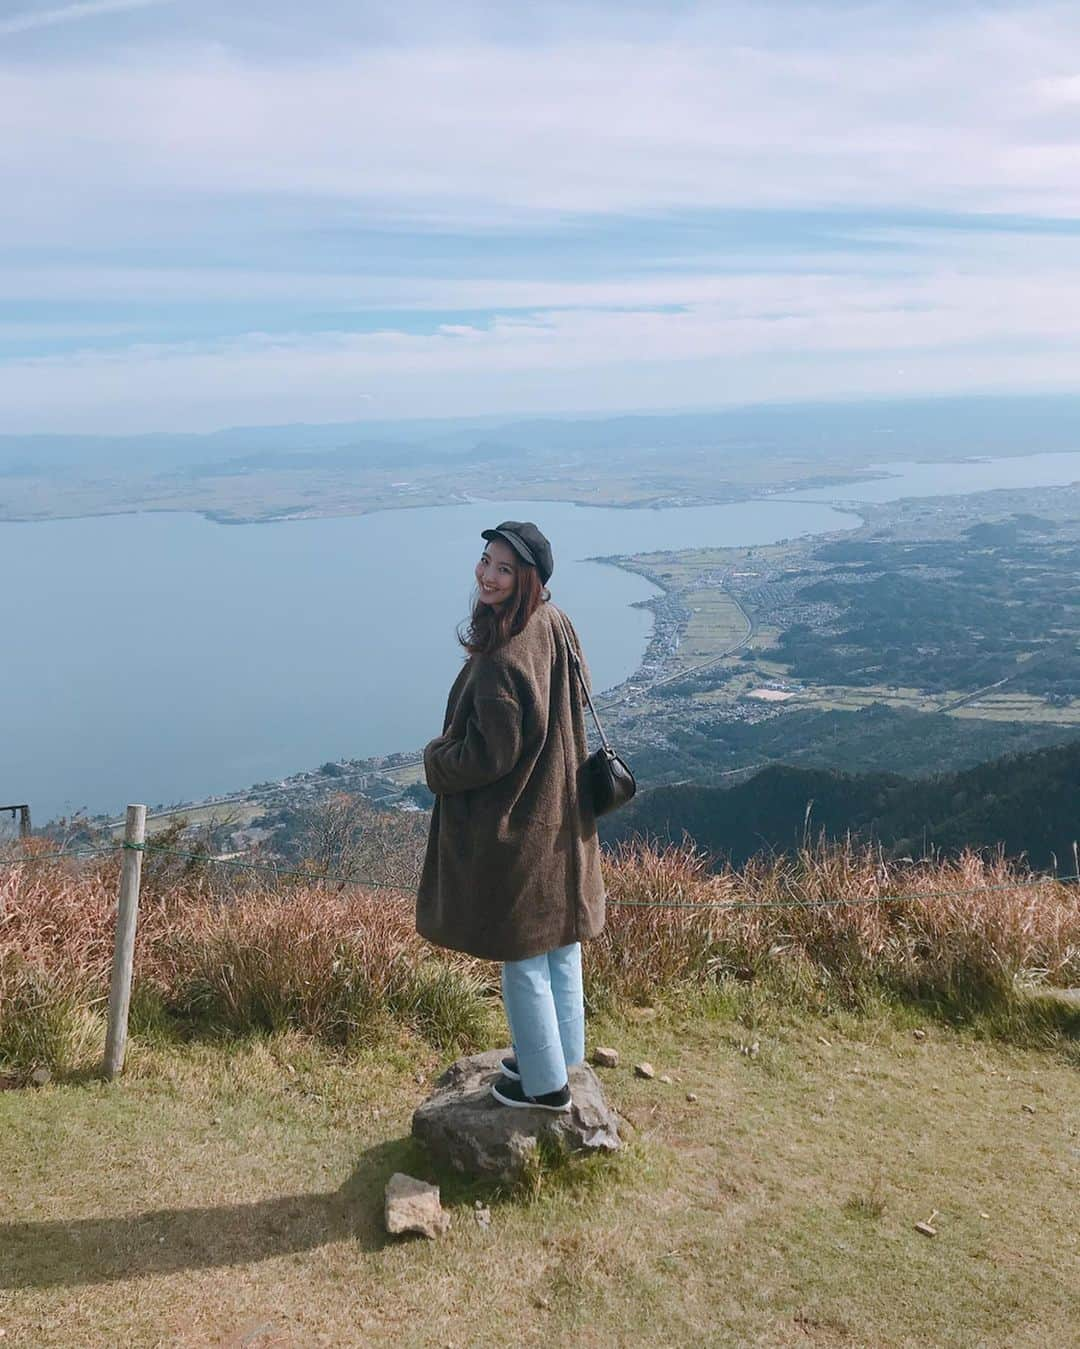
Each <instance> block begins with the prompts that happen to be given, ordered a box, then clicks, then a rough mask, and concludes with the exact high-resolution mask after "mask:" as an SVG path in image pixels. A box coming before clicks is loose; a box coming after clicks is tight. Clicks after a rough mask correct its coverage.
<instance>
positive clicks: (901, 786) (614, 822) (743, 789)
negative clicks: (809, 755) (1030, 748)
mask: <svg viewBox="0 0 1080 1349" xmlns="http://www.w3.org/2000/svg"><path fill="white" fill-rule="evenodd" d="M807 832H809V834H810V835H811V836H813V837H816V836H817V835H818V834H819V833H822V832H824V833H825V834H826V835H827V836H828V837H829V838H842V837H843V836H844V835H845V834H848V833H851V834H854V835H856V836H858V837H860V838H864V839H873V840H875V841H878V842H880V843H881V844H882V845H883V846H884V847H885V849H886V850H887V851H888V852H890V853H893V854H895V855H898V856H904V855H921V854H922V853H924V852H926V851H929V850H931V849H944V850H945V851H948V852H954V851H957V850H959V849H961V848H964V847H977V848H994V847H997V846H999V845H1001V846H1003V847H1004V849H1005V851H1006V853H1008V854H1009V855H1010V856H1019V855H1021V854H1026V855H1027V857H1028V859H1029V861H1030V862H1031V864H1032V865H1033V866H1036V867H1048V866H1052V865H1054V862H1055V859H1056V862H1057V865H1058V866H1059V868H1060V869H1061V870H1062V871H1072V870H1073V869H1074V863H1073V844H1074V841H1075V840H1077V839H1078V838H1080V740H1076V741H1073V742H1071V743H1069V744H1066V745H1061V746H1056V747H1053V748H1050V749H1042V750H1036V751H1034V752H1033V753H1029V754H1016V755H1010V756H1008V757H1007V758H1003V759H996V760H993V761H992V762H990V763H984V764H979V765H977V766H976V767H974V768H969V769H966V770H965V771H963V772H960V773H948V774H941V775H939V776H936V777H932V778H925V779H919V780H917V781H912V780H911V779H909V778H903V777H899V776H898V775H895V774H890V773H863V774H848V773H840V772H835V771H831V770H823V769H803V768H788V767H786V766H783V765H776V766H773V767H770V768H766V769H764V770H763V771H762V772H760V773H758V774H756V775H755V776H754V777H752V778H750V779H749V781H747V782H743V783H740V784H739V785H738V786H735V787H727V788H724V787H694V786H680V787H659V788H656V789H655V790H653V791H645V792H642V793H641V794H640V795H639V796H638V797H637V798H636V799H635V800H634V801H632V802H631V803H630V805H629V806H627V807H626V808H625V809H624V810H621V811H619V813H618V814H617V815H613V816H611V817H609V818H608V819H605V820H602V821H601V829H600V833H601V837H602V838H603V839H604V840H605V841H606V842H617V841H619V840H621V839H625V838H628V837H630V836H632V835H634V834H647V835H650V836H655V837H657V838H660V839H671V840H673V841H677V840H679V839H680V838H682V836H683V834H684V833H687V834H689V835H690V836H691V837H692V838H693V839H695V840H696V841H697V843H698V844H699V845H700V846H701V847H702V848H705V849H706V850H707V851H709V852H712V853H715V854H717V855H720V856H724V857H728V858H730V859H731V861H732V862H733V863H734V864H735V865H736V866H738V865H741V864H742V863H743V862H745V861H746V860H747V858H749V857H751V856H753V854H754V853H758V852H762V851H786V850H788V849H791V848H795V847H797V846H798V845H799V844H800V843H801V842H802V840H803V838H804V837H805V835H806V834H807Z"/></svg>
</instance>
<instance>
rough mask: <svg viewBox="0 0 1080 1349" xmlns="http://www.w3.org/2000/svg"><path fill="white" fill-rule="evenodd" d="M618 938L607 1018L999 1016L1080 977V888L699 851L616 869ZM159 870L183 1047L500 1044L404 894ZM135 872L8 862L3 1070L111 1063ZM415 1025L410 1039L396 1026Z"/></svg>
mask: <svg viewBox="0 0 1080 1349" xmlns="http://www.w3.org/2000/svg"><path fill="white" fill-rule="evenodd" d="M604 871H605V876H606V881H607V889H608V895H609V901H610V905H609V911H608V923H607V927H606V928H605V930H604V932H603V933H602V934H601V936H600V937H598V938H597V939H596V940H595V941H592V942H589V943H587V945H586V948H585V969H586V989H587V995H588V998H589V1001H590V1005H591V1006H593V1007H596V1006H597V1005H604V1004H606V1005H617V1004H619V1003H622V1002H626V1001H628V1000H629V1001H635V1002H651V1001H654V1000H656V999H658V998H664V997H670V996H671V995H673V994H675V993H677V992H678V991H679V990H680V989H702V988H711V987H716V986H717V985H724V986H726V982H725V981H727V980H728V979H735V980H742V981H746V982H753V981H760V982H762V983H765V984H767V986H768V987H770V988H774V989H780V990H784V989H786V990H788V991H789V992H790V993H792V994H794V995H797V996H798V997H799V998H800V999H802V1000H807V999H808V1000H809V1001H810V1002H811V1004H812V1005H815V1006H825V1005H829V1004H832V1003H839V1004H842V1005H847V1006H858V1005H859V1003H860V1001H861V1000H862V999H864V998H865V997H866V996H867V995H868V994H870V995H874V994H880V993H882V992H886V993H888V994H890V995H899V996H903V997H916V998H921V999H931V1000H936V1001H938V1002H942V1003H949V1004H954V1005H955V1004H960V1003H962V1004H965V1005H981V1006H1001V1005H1004V1004H1006V1003H1007V1002H1008V1000H1010V999H1013V997H1014V994H1015V991H1016V989H1017V987H1018V986H1019V985H1022V984H1037V983H1038V984H1046V985H1050V986H1061V987H1065V986H1077V985H1080V893H1078V892H1077V890H1076V889H1074V888H1072V887H1070V886H1069V885H1066V884H1064V883H1062V882H1060V881H1056V880H1054V879H1052V878H1045V877H1032V876H1030V875H1026V874H1025V873H1023V872H1022V871H1021V870H1020V869H1018V868H1017V867H1016V866H1015V865H1014V864H1011V863H1009V862H1007V861H1005V860H1004V859H1002V858H1001V857H989V858H987V857H980V856H977V855H975V854H971V853H969V854H964V855H963V856H961V857H959V858H957V859H955V860H951V861H945V860H927V861H919V862H902V863H894V862H887V861H885V860H883V859H882V857H881V855H880V854H879V853H878V852H876V851H875V850H874V849H872V848H856V847H854V846H850V845H847V846H845V845H841V846H834V847H826V846H824V845H819V846H817V847H808V848H805V849H804V850H803V851H802V852H800V853H799V854H798V855H797V856H795V857H777V858H757V859H754V860H753V861H751V862H750V863H749V864H748V865H747V866H746V867H744V868H743V869H742V870H741V871H732V870H730V869H727V870H722V871H720V872H719V873H714V872H713V871H711V870H710V868H709V865H708V862H707V859H706V858H705V857H704V856H702V855H701V854H700V853H699V852H697V851H696V850H695V849H694V847H693V845H692V844H690V843H684V844H683V845H681V846H672V847H667V848H663V849H661V848H659V847H657V846H655V845H652V844H648V843H636V844H632V845H625V846H624V847H622V848H620V849H619V850H618V851H616V852H615V853H613V854H610V855H607V856H605V859H604ZM231 874H232V873H230V872H229V871H228V870H227V869H225V868H219V867H217V866H214V865H213V864H209V863H208V864H206V865H203V866H200V867H199V868H198V869H197V870H195V871H193V872H185V873H184V874H182V875H181V876H179V877H176V878H173V879H171V880H170V878H169V877H168V876H167V875H159V876H158V877H157V878H156V880H155V883H154V884H152V885H151V886H150V887H149V888H148V892H147V893H145V894H144V896H143V899H142V903H141V907H140V915H139V928H138V934H137V939H136V946H135V994H134V1006H135V1008H136V1012H137V1017H136V1020H137V1022H138V1018H139V1017H142V1018H143V1020H144V1021H145V1022H146V1023H147V1024H150V1023H151V1022H152V1023H153V1024H154V1025H155V1026H159V1025H160V1023H161V1021H162V1018H167V1019H168V1020H169V1024H170V1025H171V1026H172V1028H173V1029H174V1030H175V1029H179V1030H180V1031H181V1032H183V1033H192V1034H194V1033H206V1032H224V1033H228V1034H248V1033H259V1032H264V1031H273V1030H279V1029H282V1028H286V1027H288V1028H297V1029H300V1030H302V1031H305V1032H307V1033H308V1034H311V1035H314V1036H318V1037H320V1038H321V1039H323V1040H325V1041H327V1042H328V1043H331V1044H334V1045H343V1046H344V1045H350V1044H355V1043H357V1042H363V1041H370V1040H372V1039H375V1038H376V1037H378V1036H380V1035H382V1034H384V1033H387V1032H388V1031H389V1032H392V1033H400V1030H401V1029H406V1030H407V1031H408V1032H410V1033H412V1034H416V1035H420V1036H423V1037H424V1038H425V1039H426V1040H428V1041H429V1042H430V1043H431V1044H433V1045H436V1046H438V1047H439V1048H440V1049H444V1050H449V1049H454V1048H469V1047H472V1046H475V1045H478V1044H480V1043H482V1042H483V1041H484V1040H485V1038H486V1036H487V1035H488V1033H489V1032H490V1029H491V1024H492V1023H491V1010H492V1008H493V1007H495V1006H496V1005H497V995H498V983H499V980H498V967H497V966H496V965H495V964H493V963H491V962H484V961H477V960H472V959H470V958H468V957H466V956H461V955H456V954H454V953H451V952H445V951H435V950H434V949H433V948H431V947H430V946H428V945H427V944H426V943H425V942H423V941H422V940H421V939H420V938H419V937H418V936H417V934H416V930H415V926H414V917H413V898H412V897H411V895H409V894H408V893H406V892H403V891H399V890H393V889H379V890H372V889H369V888H364V887H360V886H346V887H343V888H342V887H339V886H334V885H322V886H318V885H311V884H308V883H304V884H296V883H289V882H288V881H286V880H279V881H273V880H271V881H269V882H267V881H264V880H261V879H258V878H256V877H254V876H253V873H251V872H242V873H240V872H238V873H237V874H241V875H243V877H244V881H243V886H242V887H238V886H237V885H236V883H235V882H234V881H232V880H230V879H229V877H230V875H231ZM117 880H118V858H117V857H116V856H115V855H113V856H109V857H106V858H103V859H97V860H94V861H91V862H86V863H83V864H81V865H78V864H75V863H72V862H66V861H62V860H49V859H44V860H43V859H42V858H40V857H38V858H34V857H32V856H31V857H30V858H28V860H27V861H26V862H25V863H20V864H17V865H13V866H5V867H3V868H0V1060H3V1061H4V1062H5V1063H6V1064H8V1065H15V1066H16V1067H18V1068H27V1067H32V1066H35V1065H37V1064H39V1063H44V1064H48V1065H49V1066H51V1067H54V1068H60V1067H76V1066H80V1065H81V1064H83V1063H84V1062H87V1061H88V1057H89V1056H90V1055H91V1054H92V1053H93V1054H96V1053H97V1052H99V1051H98V1048H97V1044H98V1041H99V1040H100V1034H101V1022H102V1012H103V1008H104V1002H105V998H106V995H107V993H108V980H109V969H110V963H111V959H112V944H113V926H114V923H115V906H116V899H115V896H116V891H117ZM395 1028H396V1029H395Z"/></svg>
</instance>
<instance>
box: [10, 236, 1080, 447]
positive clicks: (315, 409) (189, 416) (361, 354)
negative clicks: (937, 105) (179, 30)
mask: <svg viewBox="0 0 1080 1349" xmlns="http://www.w3.org/2000/svg"><path fill="white" fill-rule="evenodd" d="M952 242H953V246H954V250H955V254H956V256H955V257H954V258H952V259H949V260H948V261H947V262H946V263H945V264H941V263H940V262H939V261H938V259H936V258H934V257H931V258H930V259H927V260H924V261H923V264H922V266H921V269H920V270H919V272H918V274H916V275H903V276H898V275H887V274H884V273H883V274H881V275H878V276H867V275H843V274H840V273H836V272H834V273H826V272H812V271H807V272H803V273H799V274H768V273H753V274H747V275H710V276H704V277H697V278H690V279H687V278H681V277H680V278H675V279H674V280H672V279H663V278H647V279H643V280H639V281H627V282H622V283H618V284H615V285H598V284H593V283H582V284H580V285H577V286H575V285H572V284H570V283H561V284H560V285H559V286H555V287H552V286H550V285H548V284H546V283H545V284H538V285H536V286H535V287H533V288H532V289H531V293H530V288H529V287H528V286H526V285H522V286H521V287H520V288H518V289H515V286H510V287H505V286H501V285H496V286H494V290H493V289H492V284H493V283H488V282H479V283H455V284H460V285H461V286H462V287H463V288H464V289H463V290H462V291H461V292H460V293H459V294H458V295H457V297H456V298H458V299H461V300H463V299H465V298H468V297H470V296H471V297H472V298H473V299H476V298H477V297H478V295H479V296H481V297H482V298H483V299H484V300H485V301H486V302H490V301H492V300H501V301H503V303H504V304H505V302H506V301H507V299H508V298H509V297H510V296H513V297H514V298H517V299H525V298H529V299H532V300H533V301H536V300H538V299H540V298H542V297H546V298H547V300H548V301H549V302H551V303H556V302H558V303H561V304H562V305H563V306H564V307H562V308H554V307H547V308H538V309H535V310H534V311H533V312H529V313H525V314H509V313H504V314H502V315H501V316H497V317H496V318H494V319H493V321H492V322H490V323H489V324H468V323H445V324H440V325H439V326H437V327H436V328H435V329H434V330H433V331H430V332H407V331H403V330H401V329H397V328H390V327H388V328H385V329H383V330H381V331H376V332H359V333H357V332H345V331H327V332H317V333H309V332H293V333H286V334H271V333H249V334H241V335H238V336H236V337H232V338H227V339H226V338H223V339H219V340H216V341H214V342H209V343H207V342H195V341H192V342H185V343H166V344H146V343H144V344H140V345H138V346H131V347H128V348H124V349H117V350H110V351H104V352H102V351H95V350H93V349H87V350H84V351H81V352H78V353H74V354H66V355H60V356H49V357H35V358H32V359H27V360H22V361H18V362H10V363H8V364H7V365H2V364H0V402H2V403H3V405H4V407H5V413H6V420H7V423H8V425H9V427H10V428H11V429H25V430H30V429H39V430H40V429H47V428H51V429H74V428H77V427H81V428H83V429H98V430H125V429H126V430H131V429H139V428H140V427H144V426H151V425H161V426H170V427H173V428H177V429H180V428H186V429H198V428H208V427H212V426H214V425H220V424H223V423H237V422H253V421H262V422H274V421H281V420H297V419H302V420H330V419H334V418H336V417H342V418H348V417H350V416H353V415H361V413H362V411H363V409H361V410H360V411H359V412H358V411H357V399H358V395H357V391H359V390H363V391H364V392H365V393H368V392H373V393H374V399H373V403H372V406H371V409H370V411H371V413H372V414H373V415H379V416H393V415H406V414H408V413H410V412H415V411H416V408H417V407H418V406H422V407H423V408H424V411H425V412H428V413H430V414H431V415H438V414H440V413H442V414H447V415H449V414H452V413H466V412H467V413H477V412H483V411H509V410H513V409H514V408H515V407H533V408H539V407H547V408H548V409H549V410H560V409H561V410H571V409H580V408H585V407H590V406H596V407H598V408H599V407H617V406H619V404H620V398H621V402H622V404H623V405H625V404H627V403H628V402H632V403H634V404H635V405H637V406H647V405H650V404H651V405H659V406H673V405H674V404H675V403H677V402H679V401H680V400H685V401H688V402H690V403H694V404H699V405H700V404H703V403H724V402H732V401H746V400H747V399H753V398H757V397H761V398H767V399H786V398H796V397H802V396H807V395H808V394H816V395H817V396H824V395H826V394H844V395H846V396H854V395H857V394H875V393H896V392H904V393H912V394H915V393H925V392H941V391H945V390H947V389H948V388H950V387H956V388H957V389H964V388H967V389H998V390H1005V389H1008V388H1017V389H1020V388H1062V387H1070V386H1071V387H1075V371H1076V370H1077V369H1078V368H1080V281H1078V280H1077V278H1078V277H1080V266H1077V263H1078V262H1080V257H1078V255H1080V239H1075V240H1070V239H1062V240H1058V241H1055V242H1057V243H1058V244H1059V245H1060V247H1059V248H1058V249H1056V250H1054V251H1053V252H1052V255H1051V256H1050V257H1049V258H1047V259H1044V260H1041V261H1036V260H1035V259H1034V258H1033V259H1032V264H1031V265H1029V266H1028V267H1026V268H1025V267H1023V266H1020V265H1018V257H1019V254H1018V253H1017V252H1016V251H1010V250H1009V249H1008V248H1007V247H1006V246H1005V241H1003V240H1001V239H991V240H990V243H991V245H992V246H991V247H990V248H989V249H988V252H987V255H986V256H985V257H982V256H980V255H979V252H978V247H979V244H980V242H981V238H980V236H978V235H968V236H965V237H964V238H963V239H953V241H952ZM1013 242H1014V245H1015V244H1018V242H1019V241H1016V240H1014V241H1013ZM962 256H963V258H964V260H963V261H961V260H960V259H961V257H962ZM470 285H471V286H472V287H474V288H473V289H470ZM435 298H436V299H438V298H439V295H438V288H436V297H435ZM443 298H446V297H443ZM673 304H678V305H680V306H681V307H680V308H672V307H670V306H671V305H673ZM645 306H647V307H645ZM658 306H669V307H663V308H661V307H658ZM620 391H621V392H620ZM631 391H632V392H631ZM522 400H525V401H522ZM45 407H52V408H55V409H56V411H55V412H53V413H52V414H51V419H50V418H49V417H46V416H44V415H43V409H44V408H45ZM148 418H149V420H147V419H148Z"/></svg>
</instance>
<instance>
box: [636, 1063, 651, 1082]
mask: <svg viewBox="0 0 1080 1349" xmlns="http://www.w3.org/2000/svg"><path fill="white" fill-rule="evenodd" d="M634 1076H635V1077H645V1078H649V1077H655V1076H656V1069H655V1068H654V1067H653V1066H652V1064H651V1063H635V1064H634Z"/></svg>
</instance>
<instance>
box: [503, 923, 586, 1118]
mask: <svg viewBox="0 0 1080 1349" xmlns="http://www.w3.org/2000/svg"><path fill="white" fill-rule="evenodd" d="M502 992H503V1005H504V1006H505V1007H506V1019H507V1021H509V1023H510V1035H511V1037H512V1039H513V1042H514V1053H515V1054H516V1056H517V1062H518V1072H519V1073H520V1074H521V1085H522V1087H523V1088H524V1090H525V1094H526V1096H544V1095H545V1094H546V1093H547V1092H549V1091H558V1090H559V1088H560V1087H563V1086H565V1085H566V1081H567V1072H566V1070H567V1068H570V1067H572V1066H573V1065H574V1064H575V1063H580V1062H581V1061H582V1059H583V1058H584V1057H585V995H584V991H583V988H582V983H581V943H580V942H574V943H573V944H572V945H570V946H560V947H559V948H558V949H557V950H555V951H546V952H545V953H544V954H543V955H541V956H531V957H530V958H529V959H528V960H508V961H507V962H506V963H505V964H504V965H503V967H502Z"/></svg>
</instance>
